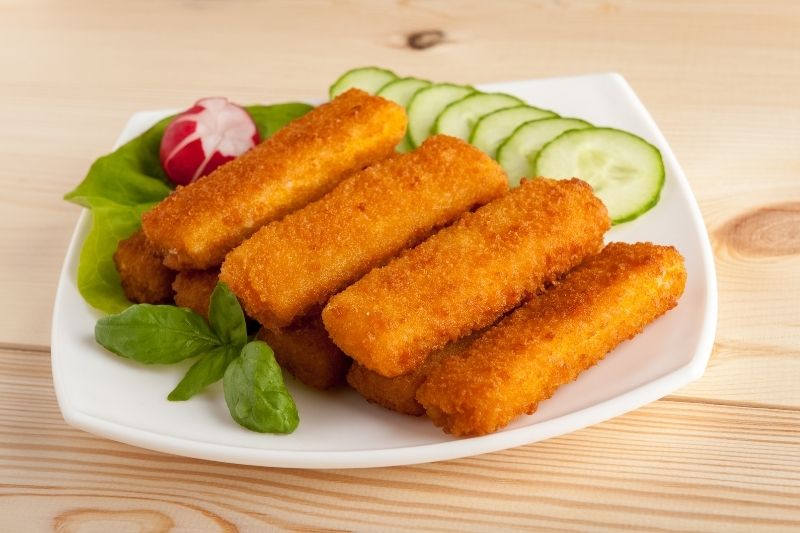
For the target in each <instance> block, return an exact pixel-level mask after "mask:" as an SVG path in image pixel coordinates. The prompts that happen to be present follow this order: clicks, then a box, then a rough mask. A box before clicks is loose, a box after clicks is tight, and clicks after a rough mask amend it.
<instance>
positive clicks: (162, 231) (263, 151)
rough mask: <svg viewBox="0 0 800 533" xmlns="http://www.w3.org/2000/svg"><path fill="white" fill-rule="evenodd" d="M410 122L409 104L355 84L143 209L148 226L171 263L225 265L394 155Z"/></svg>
mask: <svg viewBox="0 0 800 533" xmlns="http://www.w3.org/2000/svg"><path fill="white" fill-rule="evenodd" d="M406 124H407V119H406V115H405V111H404V110H403V108H402V107H400V106H398V105H397V104H395V103H393V102H390V101H388V100H385V99H383V98H380V97H377V96H370V95H369V94H367V93H365V92H363V91H360V90H358V89H351V90H349V91H347V92H345V93H343V94H341V95H340V96H338V97H337V98H335V99H334V100H332V101H331V102H329V103H327V104H323V105H321V106H319V107H317V108H316V109H314V110H312V111H310V112H309V113H307V114H306V115H304V116H302V117H300V118H298V119H296V120H294V121H292V122H291V123H289V124H288V125H286V126H285V127H284V128H282V129H280V130H279V131H278V132H277V133H275V135H273V136H271V137H269V138H268V139H266V140H265V141H264V142H262V143H261V144H259V145H258V146H255V147H254V148H253V149H251V150H249V151H248V152H246V153H245V154H243V155H241V156H240V157H237V158H236V159H234V160H232V161H230V162H228V163H226V164H224V165H222V166H220V167H219V168H217V169H216V170H214V171H213V172H212V173H211V174H209V175H208V176H206V177H204V178H203V179H200V180H198V181H196V182H194V183H192V184H190V185H188V186H186V187H179V188H178V189H176V190H175V192H174V193H172V194H171V195H169V196H168V197H167V198H165V199H164V200H163V201H162V202H161V203H160V204H158V205H157V206H156V207H155V208H153V209H152V210H151V211H149V212H147V213H145V214H144V216H143V217H142V227H143V228H144V232H145V234H146V235H147V238H148V240H149V241H150V242H151V244H152V245H153V246H154V247H156V249H157V250H158V251H159V252H160V253H161V254H162V255H163V256H164V264H165V265H167V266H169V267H170V268H173V269H175V270H188V269H196V270H203V269H207V268H210V267H214V266H219V265H220V264H221V263H222V260H223V259H224V258H225V254H227V253H228V252H229V251H230V250H232V249H233V248H234V247H236V246H238V245H239V244H240V243H241V242H242V241H243V240H244V239H246V238H247V237H249V236H250V235H251V234H252V233H253V232H255V231H256V230H257V229H258V228H260V227H261V226H263V225H264V224H266V223H268V222H271V221H273V220H277V219H279V218H281V217H282V216H284V215H286V214H287V213H290V212H292V211H294V210H295V209H298V208H300V207H302V206H304V205H305V204H307V203H308V202H311V201H313V200H316V199H317V198H319V197H321V196H322V195H324V194H325V193H326V192H328V191H330V190H331V189H332V188H333V187H334V186H335V185H336V184H337V183H339V181H341V180H342V179H343V178H344V177H345V176H347V175H348V174H351V173H352V172H355V171H357V170H361V169H362V168H364V167H365V166H367V165H370V164H372V163H374V162H376V161H379V160H381V159H383V158H385V157H387V156H389V155H391V154H393V153H394V148H395V146H396V145H397V143H398V142H399V141H400V139H402V137H403V135H404V133H405V129H406Z"/></svg>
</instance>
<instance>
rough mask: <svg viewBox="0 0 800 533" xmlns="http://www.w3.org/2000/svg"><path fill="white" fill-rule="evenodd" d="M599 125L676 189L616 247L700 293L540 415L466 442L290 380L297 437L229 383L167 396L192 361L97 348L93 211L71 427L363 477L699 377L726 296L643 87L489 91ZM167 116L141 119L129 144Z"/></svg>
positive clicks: (79, 236)
mask: <svg viewBox="0 0 800 533" xmlns="http://www.w3.org/2000/svg"><path fill="white" fill-rule="evenodd" d="M480 89H483V90H487V91H501V92H505V93H510V94H514V95H517V96H519V97H520V98H522V99H524V100H526V101H528V102H530V103H531V104H533V105H536V106H539V107H544V108H547V109H552V110H554V111H556V112H557V113H559V114H561V115H563V116H567V117H580V118H583V119H586V120H588V121H590V122H592V123H594V124H596V125H603V126H613V127H617V128H622V129H625V130H628V131H631V132H634V133H636V134H638V135H641V136H642V137H644V138H645V139H647V140H648V141H650V142H652V143H653V144H655V145H656V146H658V147H659V148H660V149H661V152H662V154H663V156H664V162H665V164H666V170H667V178H666V185H665V186H664V190H663V191H662V195H661V201H660V202H659V204H658V205H657V206H656V207H655V208H654V209H653V210H652V211H650V212H648V213H647V214H645V215H644V216H642V217H641V218H639V219H638V220H635V221H633V222H630V223H627V224H623V225H621V226H618V227H615V228H613V229H612V230H611V231H610V232H609V234H608V237H607V240H615V241H616V240H621V241H631V242H633V241H652V242H656V243H662V244H671V245H674V246H676V247H677V248H678V249H679V250H680V251H681V253H682V254H683V255H684V257H685V258H686V268H687V270H688V282H687V285H686V292H685V293H684V295H683V297H682V298H681V300H680V303H679V305H678V307H677V308H676V309H674V310H672V311H671V312H669V313H668V314H667V315H666V316H664V317H662V318H660V319H659V320H658V321H656V322H655V323H653V324H652V325H650V326H649V327H648V328H647V329H646V330H645V331H644V333H642V334H641V335H639V336H638V337H636V338H635V339H634V340H632V341H629V342H626V343H624V344H623V345H622V346H620V347H619V348H618V349H616V350H615V351H614V352H613V353H612V354H610V355H609V356H608V357H607V358H606V359H605V360H603V361H602V362H601V363H600V364H598V365H596V366H595V367H594V368H592V369H590V370H589V371H587V372H584V373H583V374H581V376H580V378H579V379H578V380H577V381H575V382H574V383H571V384H569V385H566V386H564V387H562V388H561V389H559V390H558V392H557V393H556V395H555V396H554V397H553V398H552V399H550V400H548V401H546V402H543V403H542V404H541V406H540V407H539V410H538V411H537V412H536V414H534V415H532V416H523V417H520V418H519V419H517V420H516V421H514V422H513V423H512V424H511V425H509V426H508V427H507V428H505V429H503V430H501V431H498V432H497V433H494V434H492V435H486V436H483V437H476V438H469V439H458V438H453V437H450V436H448V435H445V434H444V433H442V431H441V430H439V429H438V428H436V427H434V426H433V424H431V423H430V422H429V421H428V420H427V419H425V418H414V417H409V416H405V415H400V414H397V413H393V412H391V411H388V410H385V409H383V408H381V407H377V406H375V405H371V404H368V403H367V402H365V401H364V400H363V399H361V397H360V396H358V395H357V394H356V393H355V392H353V391H351V390H349V389H343V390H338V391H335V392H319V391H316V390H312V389H309V388H307V387H304V386H303V385H301V384H299V383H297V382H295V381H293V380H292V379H291V378H287V382H288V386H289V389H290V390H291V392H292V395H293V396H294V398H295V400H296V402H297V405H298V409H299V412H300V426H299V427H298V428H297V430H296V431H295V432H294V433H293V434H291V435H285V436H277V435H262V434H258V433H252V432H250V431H247V430H245V429H243V428H241V427H239V426H238V425H237V424H236V423H235V422H234V421H233V420H232V419H231V417H230V415H229V414H228V411H227V407H226V406H225V401H224V399H223V397H222V390H221V387H220V386H219V384H216V385H215V386H213V387H212V388H211V389H210V390H209V391H207V392H206V393H204V394H201V395H199V396H198V397H196V398H194V399H192V400H191V401H188V402H169V401H167V400H166V395H167V393H169V391H170V390H172V388H173V387H174V386H175V384H176V383H177V382H178V381H179V380H180V378H181V377H182V376H183V373H184V372H185V371H186V369H187V367H188V364H189V363H186V364H183V365H177V366H165V367H152V366H145V365H140V364H136V363H133V362H130V361H128V360H126V359H123V358H120V357H117V356H114V355H112V354H110V353H108V352H106V351H104V350H103V349H102V348H100V347H99V346H98V345H97V344H95V342H94V337H93V335H94V333H93V332H94V324H95V321H96V320H97V318H99V316H100V315H99V314H98V313H97V312H95V311H94V310H93V309H91V308H90V307H89V306H88V305H87V304H86V303H84V301H83V299H82V298H81V296H80V294H79V293H78V290H77V287H76V282H75V279H76V272H77V266H78V256H79V251H80V247H81V244H82V243H83V240H84V238H85V237H86V234H87V232H88V230H89V222H90V218H89V215H88V213H87V212H84V213H83V214H82V215H81V217H80V220H79V222H78V225H77V227H76V229H75V233H74V235H73V237H72V242H71V243H70V246H69V250H68V252H67V256H66V259H65V262H64V267H63V270H62V272H61V278H60V280H59V286H58V293H57V295H56V302H55V309H54V311H53V337H52V363H53V380H54V382H55V389H56V394H57V396H58V403H59V405H60V407H61V411H62V413H63V415H64V419H65V420H66V421H67V422H68V423H69V424H71V425H73V426H75V427H78V428H81V429H84V430H86V431H89V432H91V433H95V434H97V435H101V436H104V437H108V438H110V439H114V440H118V441H121V442H126V443H128V444H133V445H136V446H141V447H143V448H150V449H153V450H158V451H162V452H168V453H174V454H179V455H186V456H190V457H198V458H203V459H212V460H216V461H225V462H232V463H242V464H251V465H265V466H281V467H304V468H354V467H376V466H391V465H403V464H413V463H423V462H429V461H439V460H444V459H453V458H457V457H465V456H470V455H475V454H480V453H485V452H492V451H496V450H502V449H506V448H511V447H514V446H520V445H522V444H528V443H531V442H535V441H539V440H542V439H546V438H549V437H553V436H556V435H562V434H564V433H568V432H570V431H574V430H576V429H580V428H583V427H586V426H589V425H591V424H596V423H598V422H600V421H603V420H607V419H609V418H612V417H614V416H617V415H620V414H622V413H625V412H628V411H631V410H633V409H636V408H638V407H641V406H642V405H645V404H647V403H649V402H652V401H654V400H656V399H658V398H661V397H663V396H665V395H666V394H669V393H670V392H672V391H674V390H676V389H678V388H680V387H681V386H683V385H686V384H687V383H689V382H690V381H692V380H694V379H696V378H698V377H700V376H701V375H702V373H703V371H704V370H705V367H706V363H707V362H708V358H709V355H710V353H711V347H712V343H713V339H714V330H715V326H716V316H717V295H716V279H715V274H714V265H713V259H712V254H711V247H710V245H709V241H708V235H707V233H706V230H705V227H704V225H703V221H702V219H701V216H700V211H699V209H698V207H697V203H696V201H695V199H694V196H693V195H692V192H691V190H690V188H689V184H688V182H687V180H686V177H685V176H684V174H683V171H682V170H681V168H680V166H679V165H678V162H677V161H676V160H675V156H674V155H673V153H672V150H670V148H669V145H667V141H666V140H665V139H664V136H663V135H662V134H661V132H660V131H659V130H658V127H657V126H656V124H655V123H654V122H653V119H652V118H651V117H650V115H649V114H648V112H647V110H646V109H645V108H644V106H643V105H642V103H641V102H640V101H639V99H638V98H637V97H636V95H635V94H634V92H633V90H632V89H631V88H630V86H629V85H628V84H627V83H626V81H625V80H624V79H623V78H622V76H620V75H618V74H600V75H589V76H576V77H569V78H554V79H543V80H530V81H518V82H509V83H497V84H492V85H485V86H481V87H480ZM166 114H167V112H145V113H137V114H136V115H134V116H133V117H132V118H131V120H130V121H129V122H128V124H127V126H126V127H125V129H124V131H123V132H122V135H121V137H120V139H119V140H118V144H120V143H123V142H125V141H127V140H129V139H131V138H133V137H134V136H135V135H137V134H139V133H141V132H143V131H144V130H145V129H146V128H147V127H149V126H150V125H151V124H153V123H154V122H155V121H156V120H157V119H159V118H161V117H163V116H165V115H166Z"/></svg>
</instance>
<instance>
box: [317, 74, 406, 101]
mask: <svg viewBox="0 0 800 533" xmlns="http://www.w3.org/2000/svg"><path fill="white" fill-rule="evenodd" d="M396 79H397V74H395V73H394V72H392V71H391V70H386V69H384V68H378V67H361V68H354V69H353V70H348V71H347V72H345V73H344V74H342V75H341V76H340V77H339V79H338V80H336V81H335V82H333V85H331V88H330V89H328V94H329V95H330V97H331V100H333V99H334V98H336V97H337V96H339V95H340V94H342V93H343V92H345V91H346V90H347V89H352V88H353V87H356V88H358V89H361V90H362V91H366V92H368V93H370V94H375V93H377V92H378V90H379V89H380V88H381V87H383V86H384V85H386V84H387V83H389V82H390V81H394V80H396Z"/></svg>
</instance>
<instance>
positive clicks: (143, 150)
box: [64, 103, 313, 313]
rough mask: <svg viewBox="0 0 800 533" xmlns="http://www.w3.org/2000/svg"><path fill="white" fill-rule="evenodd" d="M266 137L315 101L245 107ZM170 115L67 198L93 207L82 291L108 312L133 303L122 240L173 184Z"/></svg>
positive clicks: (108, 158)
mask: <svg viewBox="0 0 800 533" xmlns="http://www.w3.org/2000/svg"><path fill="white" fill-rule="evenodd" d="M246 109H247V110H248V112H250V115H251V116H252V117H253V121H254V122H255V123H256V127H257V128H258V131H259V134H260V135H261V138H262V139H266V138H267V137H269V136H271V135H272V134H273V133H275V132H276V131H277V130H278V129H280V128H281V127H283V126H284V125H286V124H287V123H288V122H290V121H291V120H294V119H295V118H298V117H300V116H302V115H304V114H305V113H307V112H308V111H309V110H311V109H313V107H312V106H309V105H307V104H299V103H288V104H276V105H270V106H263V105H255V106H248V107H246ZM172 118H173V117H167V118H165V119H163V120H161V121H159V122H158V123H156V124H155V125H154V126H153V127H151V128H150V129H149V130H147V131H146V132H144V133H143V134H141V135H140V136H138V137H136V138H135V139H133V140H131V141H129V142H127V143H125V144H123V145H122V146H120V147H119V148H117V149H116V150H115V151H114V152H112V153H110V154H107V155H104V156H103V157H100V158H99V159H98V160H97V161H95V162H94V164H92V166H91V168H90V169H89V172H88V174H87V175H86V177H85V178H84V180H83V181H82V182H81V183H80V185H78V186H77V187H76V188H75V189H74V190H72V191H71V192H69V193H67V194H66V195H65V196H64V199H66V200H68V201H71V202H74V203H76V204H78V205H82V206H84V207H87V208H90V209H91V210H92V229H91V230H90V232H89V235H88V236H87V238H86V240H85V241H84V244H83V248H82V249H81V255H80V263H79V264H78V290H79V291H80V293H81V296H83V298H84V299H85V300H86V302H87V303H88V304H89V305H91V306H92V307H95V308H97V309H99V310H101V311H104V312H106V313H118V312H119V311H121V310H122V309H124V308H126V307H128V306H129V305H131V302H130V301H129V300H128V299H127V298H126V297H125V294H124V292H123V291H122V287H121V286H120V282H119V275H118V274H117V271H116V267H115V266H114V263H113V259H112V257H113V255H114V251H115V250H116V248H117V243H119V241H120V240H122V239H124V238H126V237H128V236H130V235H132V234H133V233H134V232H135V231H136V230H137V229H139V227H140V226H141V214H142V213H143V212H145V211H147V210H148V209H150V208H151V207H153V205H155V204H156V203H157V202H159V201H161V200H162V199H163V198H164V197H166V196H167V195H168V194H169V192H170V190H171V188H172V183H171V182H170V181H169V180H168V179H167V176H166V174H165V173H164V170H163V169H162V168H161V161H160V159H159V154H158V152H159V148H160V146H161V137H162V136H163V135H164V130H165V129H166V127H167V126H168V125H169V123H170V121H171V120H172Z"/></svg>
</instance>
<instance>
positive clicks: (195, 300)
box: [172, 268, 219, 318]
mask: <svg viewBox="0 0 800 533" xmlns="http://www.w3.org/2000/svg"><path fill="white" fill-rule="evenodd" d="M218 278H219V269H216V268H211V269H208V270H183V271H181V272H178V275H177V276H175V281H174V282H173V283H172V288H173V290H174V291H175V305H177V306H179V307H188V308H189V309H191V310H192V311H194V312H195V313H198V314H200V315H203V316H204V317H206V318H208V303H209V301H210V300H211V293H212V292H214V287H216V286H217V280H218Z"/></svg>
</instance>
